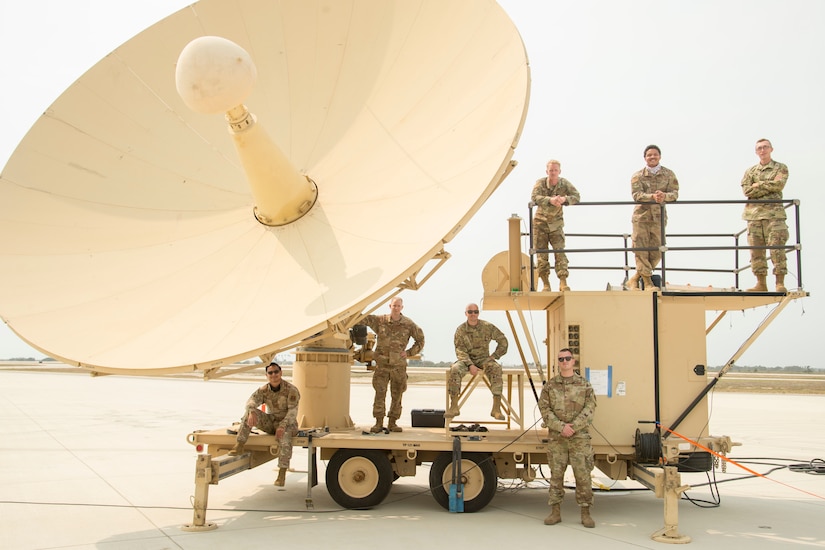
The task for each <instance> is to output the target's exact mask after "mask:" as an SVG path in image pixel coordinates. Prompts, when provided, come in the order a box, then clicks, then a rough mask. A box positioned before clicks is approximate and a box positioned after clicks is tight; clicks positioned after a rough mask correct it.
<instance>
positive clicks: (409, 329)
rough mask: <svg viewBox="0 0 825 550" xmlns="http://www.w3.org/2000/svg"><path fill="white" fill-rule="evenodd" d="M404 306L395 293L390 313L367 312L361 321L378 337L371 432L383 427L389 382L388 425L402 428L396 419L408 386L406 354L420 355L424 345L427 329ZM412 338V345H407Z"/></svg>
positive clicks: (396, 429)
mask: <svg viewBox="0 0 825 550" xmlns="http://www.w3.org/2000/svg"><path fill="white" fill-rule="evenodd" d="M402 309H404V300H402V299H401V298H399V297H397V296H396V297H395V298H393V299H392V300H390V314H389V315H367V316H366V317H364V319H363V320H362V321H361V324H364V325H367V326H368V327H370V328H371V329H372V330H373V332H375V334H376V337H377V341H376V344H375V371H373V374H372V387H373V388H375V400H374V401H373V404H372V415H373V416H374V417H375V426H373V427H372V428H370V432H372V433H378V432H380V431H381V430H383V429H384V412H385V410H386V406H387V403H386V401H387V385H389V386H390V397H391V403H390V412H389V414H388V415H387V416H388V418H389V422H388V424H387V428H388V429H389V430H390V431H392V432H400V431H401V426H399V425H398V424H397V421H398V419H399V418H400V417H401V397H402V395H403V394H404V392H405V391H406V390H407V357H408V356H410V355H418V354H419V353H420V352H421V350H422V349H423V348H424V332H423V331H422V330H421V329H420V328H418V325H416V324H415V323H414V322H413V321H412V319H410V318H409V317H405V316H403V315H401V310H402ZM410 338H412V340H413V345H412V346H410V348H409V349H407V344H408V343H409V341H410Z"/></svg>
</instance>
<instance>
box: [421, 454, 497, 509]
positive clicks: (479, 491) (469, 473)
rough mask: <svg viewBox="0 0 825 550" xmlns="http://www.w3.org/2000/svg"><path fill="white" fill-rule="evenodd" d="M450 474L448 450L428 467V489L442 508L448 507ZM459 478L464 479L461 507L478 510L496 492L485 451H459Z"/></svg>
mask: <svg viewBox="0 0 825 550" xmlns="http://www.w3.org/2000/svg"><path fill="white" fill-rule="evenodd" d="M452 478H453V456H452V453H441V454H439V455H438V457H437V458H436V459H435V460H434V461H433V465H432V468H430V492H431V493H432V495H433V498H434V499H435V501H436V502H438V503H439V504H440V505H441V506H442V507H443V508H444V509H446V510H449V509H450V484H451V483H452ZM461 479H462V480H463V482H464V511H465V512H478V511H479V510H481V509H482V508H484V507H485V506H487V505H488V504H489V503H490V501H491V500H493V497H494V496H495V494H496V485H497V484H498V477H497V476H496V467H495V464H493V458H492V456H491V455H490V454H489V453H462V454H461Z"/></svg>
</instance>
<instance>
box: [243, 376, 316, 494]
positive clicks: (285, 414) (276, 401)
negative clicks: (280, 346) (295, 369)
mask: <svg viewBox="0 0 825 550" xmlns="http://www.w3.org/2000/svg"><path fill="white" fill-rule="evenodd" d="M266 379H267V383H266V384H264V385H263V386H261V387H260V388H258V389H257V390H255V393H253V394H252V395H251V396H250V397H249V399H248V400H247V401H246V411H245V412H244V415H243V417H242V418H241V425H240V428H239V429H238V437H237V440H236V441H237V443H235V446H234V447H233V448H232V450H231V451H229V454H230V455H240V454H243V453H244V445H245V444H246V441H247V439H248V438H249V433H250V432H251V431H252V428H259V429H261V430H263V431H265V432H266V433H268V434H275V438H276V439H277V440H278V479H276V480H275V485H276V486H277V487H283V486H284V483H285V481H286V471H287V469H289V461H290V459H291V458H292V436H293V435H294V433H295V432H296V431H297V430H298V402H299V401H300V400H301V394H300V393H299V392H298V388H296V387H295V386H293V385H292V384H290V383H289V382H287V381H286V380H283V379H282V378H281V367H280V365H278V363H275V362H273V363H270V364H269V365H267V367H266ZM261 405H264V406H265V407H266V409H265V410H261V409H260V408H259V407H260V406H261Z"/></svg>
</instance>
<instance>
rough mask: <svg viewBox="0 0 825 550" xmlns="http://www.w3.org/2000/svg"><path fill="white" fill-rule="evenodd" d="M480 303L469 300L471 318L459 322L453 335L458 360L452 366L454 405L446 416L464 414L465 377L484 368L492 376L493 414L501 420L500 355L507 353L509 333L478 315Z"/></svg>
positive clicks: (489, 376)
mask: <svg viewBox="0 0 825 550" xmlns="http://www.w3.org/2000/svg"><path fill="white" fill-rule="evenodd" d="M478 313H479V310H478V304H467V307H466V308H465V312H464V315H466V317H467V322H466V323H462V324H460V325H459V326H458V328H457V329H456V331H455V336H454V337H453V343H454V344H455V354H456V357H457V358H458V360H457V361H456V362H455V363H453V365H452V367H450V382H449V385H448V388H447V390H448V392H449V394H450V408H449V409H448V410H447V412H446V413H444V417H445V418H452V417H454V416H458V415H459V414H461V411H460V410H459V408H458V394H459V393H460V392H461V379H462V378H464V375H465V374H467V371H468V370H469V371H470V373H471V374H472V375H474V376H475V375H476V374H478V372H479V371H481V370H483V371H484V374H485V375H487V378H488V379H489V380H490V390H491V391H492V393H493V409H492V410H491V411H490V416H492V417H493V418H495V419H497V420H504V415H503V414H502V412H501V390H502V387H503V383H502V380H501V365H500V364H498V362H497V361H498V359H500V358H501V357H502V356H503V355H504V354H505V353H507V337H506V336H504V333H503V332H501V331H500V330H499V329H498V328H497V327H496V326H495V325H494V324H493V323H490V322H487V321H483V320H481V319H479V318H478ZM493 340H495V342H496V349H495V350H494V351H493V353H490V342H491V341H493Z"/></svg>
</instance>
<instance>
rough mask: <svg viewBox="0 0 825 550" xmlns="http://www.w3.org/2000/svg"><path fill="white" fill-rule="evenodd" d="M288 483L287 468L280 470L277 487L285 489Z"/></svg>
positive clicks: (276, 481)
mask: <svg viewBox="0 0 825 550" xmlns="http://www.w3.org/2000/svg"><path fill="white" fill-rule="evenodd" d="M285 483H286V468H280V469H279V470H278V479H276V480H275V487H283V486H284V484H285Z"/></svg>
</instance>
